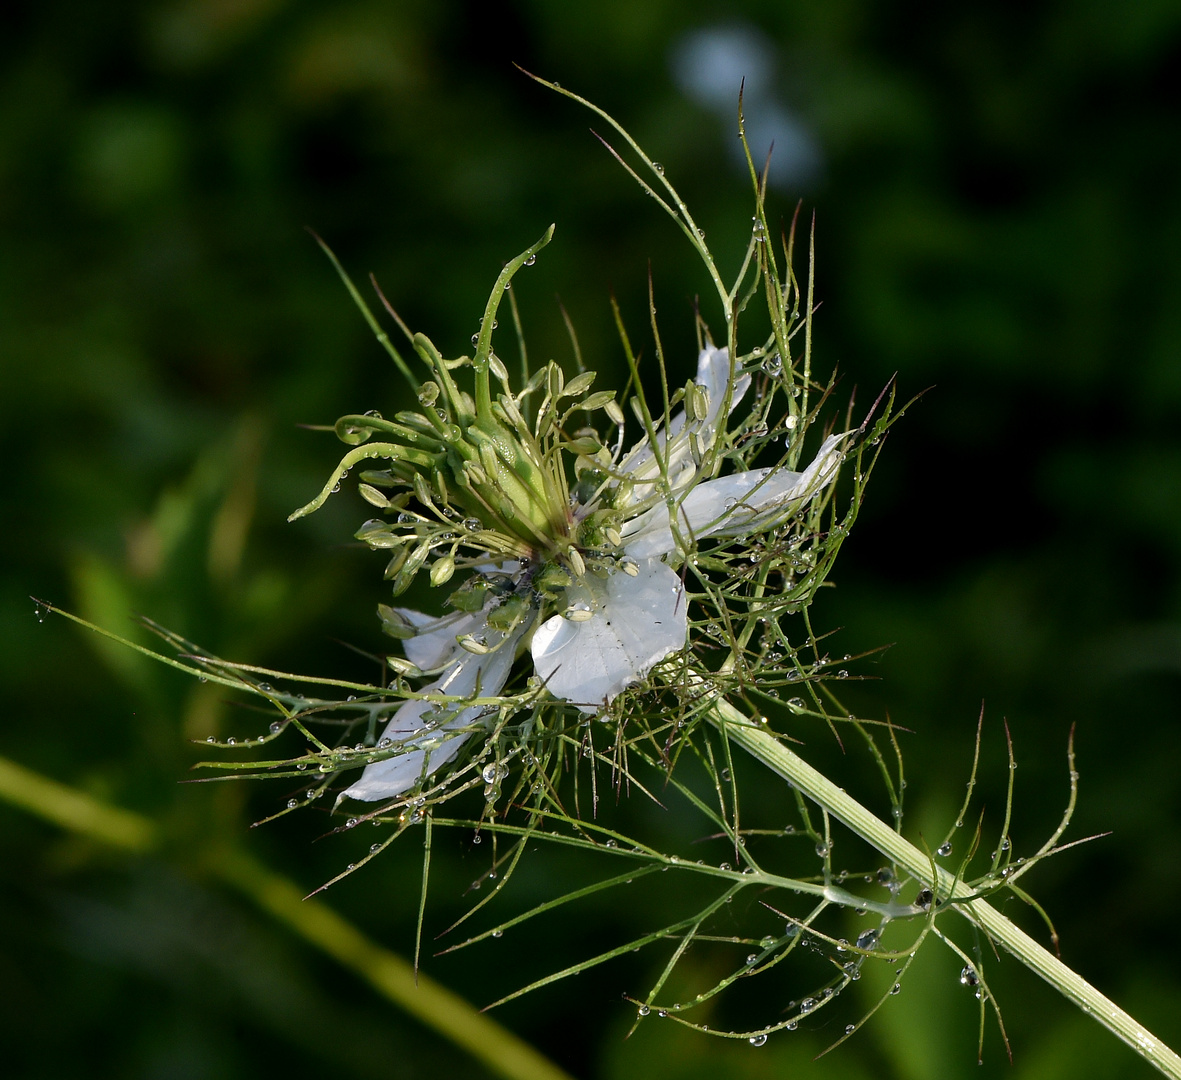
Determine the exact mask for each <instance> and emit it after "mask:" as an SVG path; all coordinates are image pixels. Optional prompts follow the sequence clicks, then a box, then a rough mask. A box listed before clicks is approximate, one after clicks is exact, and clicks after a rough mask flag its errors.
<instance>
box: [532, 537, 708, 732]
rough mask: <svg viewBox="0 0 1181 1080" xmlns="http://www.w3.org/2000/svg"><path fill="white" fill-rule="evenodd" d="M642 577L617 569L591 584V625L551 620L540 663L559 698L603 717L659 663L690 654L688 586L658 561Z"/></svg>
mask: <svg viewBox="0 0 1181 1080" xmlns="http://www.w3.org/2000/svg"><path fill="white" fill-rule="evenodd" d="M638 569H639V573H638V574H637V576H636V577H634V578H633V577H629V576H628V575H627V574H625V573H624V572H623V571H622V570H613V571H611V573H609V574H608V575H607V580H606V582H603V583H600V582H599V581H598V580H597V579H594V578H589V577H588V578H587V579H586V582H587V583H588V585H589V588H588V589H587V592H588V593H589V594H590V595H591V599H592V612H591V616H590V618H584V619H583V620H581V621H578V622H575V621H573V620H571V619H567V618H566V617H565V616H562V615H555V616H553V618H550V619H547V620H546V621H545V622H544V623H542V624H541V626H539V627H538V628H537V631H536V633H534V635H533V646H532V649H533V664H534V666H535V667H536V669H537V674H538V675H540V676H541V678H542V679H543V680H544V681H545V684H546V686H547V687H548V688H549V691H550V692H551V693H552V694H553V695H554V696H555V697H560V698H565V699H566V700H567V701H571V702H573V703H574V704H575V705H577V706H578V707H579V708H580V709H581V710H582V711H583V712H586V713H594V712H598V711H599V709H600V708H601V707H602V706H603V704H604V703H605V702H608V701H610V700H611V699H612V698H613V697H615V696H616V695H617V694H618V693H619V692H620V691H621V690H623V689H624V688H625V687H627V686H630V685H631V684H632V683H634V682H637V681H638V680H639V679H642V678H643V677H644V676H645V675H646V674H647V673H648V672H649V671H650V670H651V669H652V667H653V665H655V664H657V663H658V662H659V661H661V660H663V659H664V658H665V657H666V656H668V655H669V654H670V653H674V652H676V651H677V650H678V649H683V648H684V647H685V640H686V638H687V636H688V633H689V621H688V616H687V614H686V610H685V608H686V604H685V595H684V587H683V586H682V584H681V579H680V577H679V576H678V575H677V574H676V572H675V571H673V570H672V569H670V568H669V567H667V566H665V564H664V563H662V562H660V561H659V560H658V559H646V560H644V561H643V562H641V563H640V564H639V567H638Z"/></svg>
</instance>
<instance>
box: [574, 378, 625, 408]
mask: <svg viewBox="0 0 1181 1080" xmlns="http://www.w3.org/2000/svg"><path fill="white" fill-rule="evenodd" d="M587 374H588V375H589V374H590V372H587ZM614 400H615V391H614V390H600V391H599V392H598V393H597V394H591V395H590V397H588V398H584V399H583V400H582V401H580V402H579V403H578V407H579V408H580V409H586V411H587V412H593V411H594V410H595V409H604V408H606V407H607V403H608V402H611V401H614ZM616 408H618V406H616ZM608 415H609V414H608ZM622 415H623V414H622V413H620V416H622Z"/></svg>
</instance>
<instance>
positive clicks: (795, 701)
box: [787, 697, 804, 712]
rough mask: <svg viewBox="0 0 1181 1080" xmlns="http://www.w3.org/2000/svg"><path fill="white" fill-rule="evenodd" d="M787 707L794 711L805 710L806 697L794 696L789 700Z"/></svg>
mask: <svg viewBox="0 0 1181 1080" xmlns="http://www.w3.org/2000/svg"><path fill="white" fill-rule="evenodd" d="M787 707H788V708H789V709H791V711H792V712H803V710H804V699H803V698H802V697H793V698H791V699H789V700H788V703H787Z"/></svg>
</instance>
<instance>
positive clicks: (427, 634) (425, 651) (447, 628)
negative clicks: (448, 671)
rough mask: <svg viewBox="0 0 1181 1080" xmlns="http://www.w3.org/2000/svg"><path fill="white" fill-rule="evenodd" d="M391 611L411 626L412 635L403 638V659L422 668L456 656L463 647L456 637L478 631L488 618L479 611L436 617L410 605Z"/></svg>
mask: <svg viewBox="0 0 1181 1080" xmlns="http://www.w3.org/2000/svg"><path fill="white" fill-rule="evenodd" d="M394 610H395V611H396V612H397V613H398V614H399V615H401V616H402V617H403V618H404V619H405V620H406V621H407V622H408V623H410V625H411V626H413V627H414V635H413V636H412V637H408V638H406V640H405V641H404V642H403V643H402V649H403V651H404V652H405V653H406V659H407V660H409V661H410V663H412V664H414V665H415V666H416V667H419V668H421V669H422V670H423V671H432V670H434V669H436V668H441V667H444V666H445V665H447V664H450V663H451V662H452V661H453V660H457V659H459V657H460V654H461V653H463V651H464V650H463V648H462V647H461V646H460V644H459V642H458V641H457V639H458V638H460V637H462V636H463V635H464V634H478V633H480V632H481V631H482V630H483V629H484V627H485V626H486V625H487V623H488V617H487V615H485V614H484V612H482V611H474V612H470V613H465V612H462V611H456V612H453V613H452V614H450V615H444V616H443V617H442V618H439V617H438V616H436V615H424V614H423V613H422V612H421V611H412V610H411V609H410V608H394Z"/></svg>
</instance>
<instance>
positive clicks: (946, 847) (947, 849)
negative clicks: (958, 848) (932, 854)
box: [936, 840, 951, 858]
mask: <svg viewBox="0 0 1181 1080" xmlns="http://www.w3.org/2000/svg"><path fill="white" fill-rule="evenodd" d="M936 854H937V855H942V856H943V857H944V858H947V856H948V855H950V854H951V841H950V840H945V841H944V842H943V843H942V844H940V845H939V850H938V851H937V852H936Z"/></svg>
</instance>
